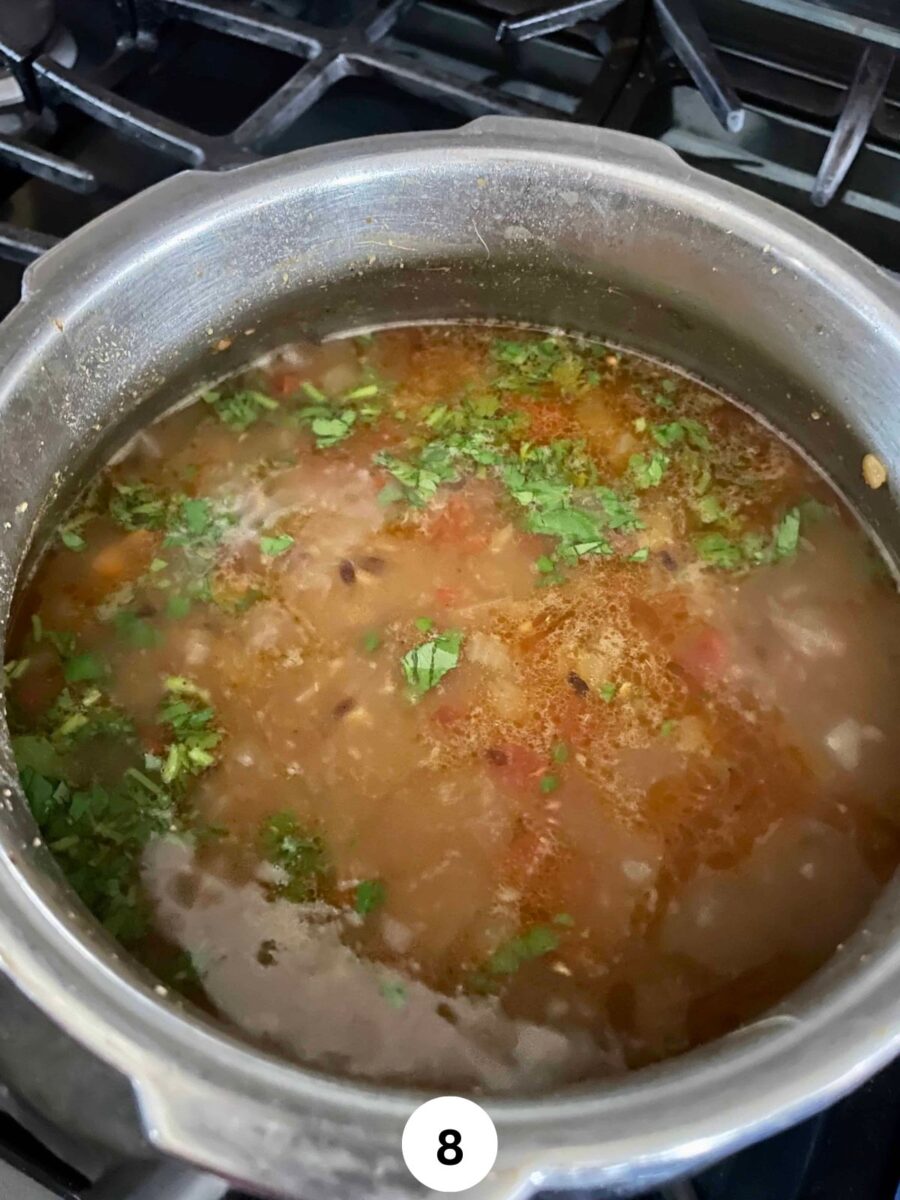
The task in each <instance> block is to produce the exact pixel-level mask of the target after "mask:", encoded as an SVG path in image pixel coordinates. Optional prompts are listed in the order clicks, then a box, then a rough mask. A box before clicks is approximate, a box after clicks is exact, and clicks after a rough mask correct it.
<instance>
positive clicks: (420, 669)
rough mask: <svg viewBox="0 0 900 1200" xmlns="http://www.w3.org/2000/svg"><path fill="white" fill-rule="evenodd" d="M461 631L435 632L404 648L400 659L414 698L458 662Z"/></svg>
mask: <svg viewBox="0 0 900 1200" xmlns="http://www.w3.org/2000/svg"><path fill="white" fill-rule="evenodd" d="M462 643H463V635H462V633H460V631H459V630H457V629H450V630H448V631H447V632H446V633H441V634H438V635H437V636H436V637H433V638H430V639H429V640H428V641H427V642H422V643H421V645H419V646H414V647H413V648H412V650H409V651H407V653H406V654H404V656H403V659H402V660H401V663H400V665H401V667H402V669H403V677H404V679H405V680H406V682H407V684H409V688H410V691H411V693H412V695H413V696H414V697H415V698H417V699H418V698H419V697H421V696H424V695H425V693H426V692H428V691H430V690H431V689H432V688H433V687H434V686H435V685H436V684H438V683H440V681H441V680H442V679H443V678H444V676H445V675H446V674H447V672H448V671H452V670H453V668H454V667H455V666H457V664H458V663H459V652H460V648H461V646H462Z"/></svg>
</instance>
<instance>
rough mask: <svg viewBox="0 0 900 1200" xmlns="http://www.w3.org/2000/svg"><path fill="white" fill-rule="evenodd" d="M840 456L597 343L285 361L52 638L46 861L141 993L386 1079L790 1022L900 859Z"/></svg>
mask: <svg viewBox="0 0 900 1200" xmlns="http://www.w3.org/2000/svg"><path fill="white" fill-rule="evenodd" d="M897 616H898V603H897V597H896V594H895V589H894V587H893V586H892V584H891V582H890V580H889V579H888V578H887V576H886V574H885V572H884V570H883V569H882V567H881V564H880V562H879V560H878V559H877V557H876V556H875V554H874V552H873V551H872V549H871V548H870V546H869V545H868V543H867V541H866V539H865V537H864V535H863V534H862V532H861V531H860V529H859V528H858V527H857V525H856V524H855V523H854V521H853V520H852V518H851V517H850V516H849V515H848V513H847V512H846V511H845V510H844V509H843V508H842V506H841V504H840V502H839V501H838V500H837V499H836V497H835V495H834V494H833V493H832V492H831V491H830V489H829V488H828V487H827V486H826V485H825V484H823V482H822V481H821V480H820V479H819V478H818V477H817V476H816V475H815V474H814V473H813V472H812V471H811V470H810V469H809V468H808V467H807V466H806V465H805V464H804V462H803V461H802V460H801V459H800V457H799V456H798V455H797V454H796V453H794V452H793V451H792V450H791V449H790V448H789V447H787V446H786V445H785V444H784V443H783V442H781V441H780V440H779V439H778V438H777V437H775V436H774V435H773V434H772V433H771V432H769V431H768V430H766V429H765V428H763V427H762V426H761V425H759V424H758V423H756V422H755V421H754V420H752V419H751V418H750V417H749V416H747V415H746V414H744V413H742V412H741V411H739V410H738V409H737V408H735V407H734V406H732V405H731V404H729V403H728V402H726V401H724V400H723V399H722V398H721V397H719V396H718V395H715V394H713V393H712V392H710V391H709V390H707V389H705V388H703V387H702V386H700V385H699V384H697V383H696V382H694V381H692V380H690V379H687V378H684V377H682V376H680V375H677V374H674V373H672V372H671V371H668V370H664V369H661V368H660V367H659V366H657V365H654V364H651V363H648V362H646V361H644V360H642V359H639V358H637V357H634V356H631V355H628V354H624V353H621V352H618V351H616V352H611V351H609V350H607V349H606V348H604V347H602V346H599V345H597V344H592V343H589V342H584V341H580V340H576V339H572V338H564V337H547V336H545V335H543V334H537V333H524V332H522V331H521V330H512V331H499V332H498V331H497V330H486V329H479V328H474V327H466V328H463V327H450V326H442V327H432V328H418V329H400V330H394V331H388V332H383V333H379V334H377V335H375V336H368V337H360V338H355V339H346V340H342V341H334V342H331V343H329V344H326V345H323V346H305V345H294V346H289V347H286V348H285V349H283V350H282V351H280V352H279V353H277V354H275V355H274V356H271V357H270V358H268V359H267V360H266V361H264V362H262V363H260V364H257V365H256V366H254V367H253V368H251V369H250V370H249V371H247V372H245V373H244V374H243V375H241V376H240V377H236V378H232V379H229V380H227V381H225V382H224V383H222V384H220V385H219V386H218V387H217V388H216V389H215V390H214V391H210V392H207V393H206V394H205V395H203V396H202V397H201V398H200V399H199V400H198V401H197V402H196V403H193V404H191V405H189V406H188V407H185V408H182V409H181V410H179V411H177V412H175V413H173V414H171V415H169V416H167V417H166V418H164V419H163V420H161V421H159V422H158V423H157V424H155V425H153V426H152V427H150V428H148V429H146V430H145V431H144V432H143V433H141V434H140V435H139V436H138V437H137V438H136V439H135V440H134V442H133V443H132V444H131V445H130V447H129V448H128V450H127V452H126V453H125V454H124V456H122V457H120V459H119V460H118V461H117V462H116V463H115V465H113V466H111V467H110V468H109V469H108V470H107V471H106V472H105V473H104V475H103V476H102V477H101V478H100V479H99V480H97V481H96V482H95V484H94V485H93V486H92V488H91V489H90V491H89V492H88V494H87V495H86V496H85V497H83V499H82V502H81V505H80V507H79V508H78V509H77V510H76V511H74V512H73V514H72V515H71V516H70V518H69V519H68V520H67V521H66V522H65V524H64V525H63V526H62V527H61V528H60V529H59V530H58V533H57V535H56V537H55V539H54V542H53V545H52V546H51V547H50V548H49V549H48V550H47V552H46V554H45V555H44V557H43V560H42V562H41V564H40V566H39V569H38V570H37V573H36V575H35V577H34V579H33V580H32V582H31V583H30V584H29V586H28V587H27V589H26V590H25V591H24V592H23V594H22V595H21V597H20V598H19V604H18V616H17V622H16V629H15V635H14V637H13V639H12V646H11V654H12V658H11V660H10V661H9V662H8V663H7V666H6V676H7V685H8V704H9V711H10V719H11V726H12V730H13V734H14V746H15V751H16V755H17V759H18V763H19V768H20V772H21V775H22V780H23V783H24V786H25V790H26V792H27V795H28V798H29V800H30V803H31V805H32V808H33V810H34V813H35V816H36V818H37V820H38V823H39V825H40V827H41V830H42V832H43V836H44V838H45V840H46V841H47V842H48V844H49V846H50V848H51V849H52V851H53V852H54V854H55V855H56V857H57V859H58V860H59V862H60V864H61V866H62V868H63V870H64V871H65V872H66V874H67V875H68V877H69V878H70V880H71V882H72V883H73V885H74V886H75V888H76V889H77V891H78V892H79V894H80V895H81V897H82V898H83V899H84V901H85V902H86V904H87V905H88V906H89V907H90V908H91V909H92V910H93V912H94V913H95V914H96V915H97V916H98V917H99V918H100V919H101V920H102V921H103V922H104V923H105V924H106V926H107V927H108V928H109V930H110V931H111V932H112V933H113V934H115V935H116V936H117V937H118V938H120V939H121V941H122V942H124V943H125V944H126V945H127V946H128V947H129V948H130V949H131V950H132V951H133V952H134V954H136V955H137V956H138V957H139V958H140V959H141V960H142V961H143V962H144V963H146V964H147V965H148V966H149V967H150V968H151V969H152V970H153V971H155V972H156V973H157V975H158V976H159V977H160V978H161V979H162V980H163V981H165V982H166V983H167V984H169V985H170V986H174V987H177V988H178V989H180V990H181V991H182V992H184V993H185V994H186V995H187V996H188V997H190V998H191V999H193V1000H195V1001H196V1002H198V1003H200V1004H201V1005H204V1006H205V1007H206V1008H207V1009H208V1010H209V1011H211V1012H213V1013H215V1014H217V1015H218V1016H219V1017H220V1018H223V1019H225V1020H226V1021H227V1022H229V1023H231V1024H232V1025H233V1026H234V1027H236V1028H237V1029H239V1030H240V1031H242V1032H243V1033H244V1034H245V1035H246V1036H248V1037H250V1038H251V1039H254V1040H255V1041H257V1042H260V1043H262V1044H264V1045H267V1046H269V1047H271V1048H275V1049H278V1050H279V1051H281V1052H283V1053H284V1054H287V1055H289V1056H291V1057H292V1058H295V1059H297V1060H299V1061H301V1062H304V1063H307V1064H313V1065H315V1066H317V1067H320V1068H324V1069H328V1070H335V1071H339V1072H344V1073H350V1074H352V1075H355V1076H359V1077H364V1078H368V1079H372V1080H377V1081H390V1082H398V1083H399V1082H402V1083H420V1084H423V1085H427V1086H431V1087H437V1088H441V1089H443V1090H447V1089H452V1088H475V1089H484V1090H488V1091H500V1090H534V1089H536V1088H540V1087H549V1086H554V1085H558V1084H560V1083H564V1082H568V1081H573V1080H579V1079H584V1078H588V1077H595V1076H602V1075H605V1074H609V1073H615V1072H620V1071H623V1070H626V1069H628V1068H633V1067H637V1066H640V1065H641V1064H644V1063H648V1062H650V1061H653V1060H656V1059H660V1058H662V1057H665V1056H667V1055H672V1054H676V1053H678V1052H679V1051H682V1050H684V1049H686V1048H688V1047H691V1046H693V1045H695V1044H697V1043H699V1042H702V1041H704V1040H707V1039H709V1038H712V1037H714V1036H716V1035H718V1034H721V1033H723V1032H725V1031H727V1030H729V1029H731V1028H733V1027H734V1026H736V1025H737V1024H739V1023H740V1022H742V1021H745V1020H747V1019H748V1018H751V1017H752V1016H754V1015H755V1014H757V1013H759V1012H761V1011H762V1010H764V1009H765V1008H766V1007H767V1006H769V1005H770V1004H771V1003H773V1002H774V1001H775V1000H777V999H778V998H779V997H781V996H782V995H783V994H784V993H785V992H787V991H788V990H789V989H790V988H792V987H793V986H795V985H796V984H797V983H798V981H800V980H801V979H802V978H803V977H804V976H806V975H807V974H809V973H810V972H811V971H813V970H814V969H815V968H816V967H817V966H818V965H819V964H821V963H822V962H823V961H824V960H825V959H826V958H827V956H828V955H829V954H830V953H831V952H832V951H833V950H834V949H835V947H836V946H837V945H838V944H839V943H840V941H841V939H842V938H843V937H845V935H846V934H847V933H848V932H849V931H850V930H851V929H852V928H853V926H854V925H855V924H856V923H857V922H858V921H859V919H860V918H861V917H862V915H863V914H864V913H865V912H866V910H867V908H868V906H869V905H870V903H871V902H872V900H873V898H874V897H875V895H876V893H877V891H878V889H879V887H880V886H881V885H882V884H883V883H884V882H885V880H886V879H887V878H888V876H889V875H890V873H891V871H892V870H893V868H894V866H895V864H896V862H897V860H898V856H900V806H898V803H897V800H896V790H895V787H896V780H897V778H898V776H900V743H898V741H897V738H896V737H893V736H891V731H892V730H894V729H896V727H897V726H898V723H900V711H898V709H900V703H898V693H897V688H896V683H895V681H896V677H897V667H898V652H900V621H898V619H897Z"/></svg>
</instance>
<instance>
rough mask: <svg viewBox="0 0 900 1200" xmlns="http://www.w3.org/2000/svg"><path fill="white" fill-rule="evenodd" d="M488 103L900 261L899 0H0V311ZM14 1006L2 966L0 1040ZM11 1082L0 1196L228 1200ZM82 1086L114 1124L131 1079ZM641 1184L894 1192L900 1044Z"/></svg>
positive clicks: (818, 1199)
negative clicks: (109, 218)
mask: <svg viewBox="0 0 900 1200" xmlns="http://www.w3.org/2000/svg"><path fill="white" fill-rule="evenodd" d="M486 113H503V114H507V115H514V116H539V117H552V118H556V119H559V120H564V121H579V122H583V123H587V124H599V125H607V126H611V127H613V128H617V129H626V130H631V131H633V132H635V133H640V134H644V135H647V136H650V137H653V138H657V139H659V140H660V141H663V142H665V143H666V144H667V145H669V146H671V147H672V148H673V149H675V150H677V151H678V153H679V154H681V155H682V157H684V158H685V159H686V160H687V161H689V162H690V163H692V164H693V165H695V166H699V167H701V168H702V169H704V170H706V171H709V172H710V173H712V174H714V175H718V176H720V177H722V178H726V179H729V180H731V181H733V182H735V183H738V184H741V185H743V186H744V187H748V188H751V189H752V190H754V191H757V192H760V193H761V194H764V195H766V196H768V197H769V198H771V199H773V200H776V201H778V202H779V203H781V204H784V205H786V206H787V207H789V208H791V209H793V210H794V211H796V212H800V213H802V214H803V215H804V216H806V217H808V218H810V219H811V220H813V221H815V222H817V223H818V224H820V225H822V226H824V227H826V228H828V229H829V230H831V231H832V232H833V233H835V234H837V235H838V236H839V237H841V238H843V239H844V240H845V241H847V242H849V243H851V244H852V245H853V246H855V247H856V248H857V249H859V250H861V251H862V252H863V253H864V254H867V255H868V256H869V257H870V258H872V259H874V260H875V261H876V262H877V263H878V264H879V265H881V266H882V267H883V268H885V269H886V270H889V271H900V0H555V2H554V3H549V4H546V3H545V4H541V3H540V2H539V0H481V2H478V0H383V2H378V0H375V2H371V0H369V2H366V0H0V316H2V315H5V313H6V312H8V311H9V309H10V308H12V306H13V305H14V304H15V303H16V300H17V299H18V296H19V291H20V287H21V278H22V272H23V270H24V269H25V268H26V267H27V265H28V263H29V262H31V261H33V260H34V259H35V258H37V257H38V256H39V255H40V254H42V253H43V252H44V251H46V250H48V249H50V248H51V247H52V246H53V245H54V244H55V243H56V242H57V241H58V240H59V239H60V238H63V237H65V236H66V235H67V234H68V233H70V232H72V231H73V230H75V229H77V228H78V227H79V226H81V225H83V224H85V222H87V221H90V220H92V219H93V218H94V217H96V216H98V215H99V214H101V213H103V212H105V211H106V210H107V209H109V208H110V207H112V206H113V205H115V204H117V203H118V202H120V201H121V200H124V199H125V198H127V197H128V196H130V195H133V194H134V193H136V192H138V191H140V190H141V189H143V188H145V187H148V186H149V185H151V184H153V183H155V182H157V181H158V180H160V179H163V178H165V177H166V176H168V175H171V174H173V173H175V172H177V171H180V170H183V169H185V168H191V167H192V168H201V169H206V170H225V169H228V168H230V167H234V166H238V165H240V164H242V163H247V162H252V161H254V160H255V159H258V158H261V157H265V156H268V155H272V154H278V153H281V152H283V151H286V150H291V149H296V148H299V147H304V146H311V145H317V144H320V143H326V142H331V141H335V140H340V139H343V138H348V137H359V136H364V135H367V134H376V133H393V132H402V131H410V130H419V129H440V128H447V127H451V126H455V125H458V124H461V123H463V122H464V121H466V120H468V119H470V118H472V117H475V116H479V115H482V114H486ZM25 1003H26V1002H25V1001H24V1000H23V999H22V998H21V997H19V996H18V995H17V994H16V993H15V992H14V991H13V990H12V989H11V987H10V986H9V985H8V984H5V983H2V982H0V1047H2V1041H3V1038H4V1037H15V1036H16V1030H17V1028H18V1026H17V1021H16V1014H17V1012H19V1011H21V1006H22V1005H23V1004H25ZM52 1036H54V1035H52V1034H51V1033H50V1032H49V1030H48V1033H47V1037H48V1038H51V1037H52ZM55 1036H59V1035H55ZM0 1063H2V1053H0ZM86 1069H90V1067H89V1065H88V1066H86ZM20 1082H21V1081H18V1080H14V1079H4V1078H3V1077H2V1072H0V1197H2V1200H48V1197H67V1198H69V1200H89V1198H90V1200H163V1198H165V1200H188V1198H189V1197H190V1200H224V1198H225V1197H226V1196H228V1197H229V1200H243V1198H239V1197H238V1196H237V1194H236V1193H234V1192H229V1190H228V1187H227V1185H226V1184H224V1183H222V1182H221V1181H219V1180H215V1179H212V1178H211V1177H209V1176H186V1175H184V1174H182V1173H181V1172H180V1171H179V1170H178V1169H177V1168H173V1167H172V1166H169V1165H162V1166H160V1165H159V1164H156V1163H152V1162H151V1163H149V1164H148V1163H147V1162H140V1161H137V1160H136V1159H135V1160H132V1159H123V1158H122V1156H121V1155H113V1154H112V1153H111V1152H110V1151H109V1150H107V1149H104V1148H103V1147H102V1146H100V1145H98V1144H96V1143H94V1142H93V1141H91V1140H89V1139H87V1138H86V1137H85V1136H84V1134H83V1133H81V1132H78V1131H73V1130H72V1129H67V1128H64V1127H62V1125H61V1124H60V1123H59V1122H58V1121H54V1120H52V1119H48V1117H47V1114H46V1112H44V1111H43V1108H42V1106H41V1105H40V1104H35V1103H34V1093H35V1091H37V1092H38V1093H43V1094H45V1095H47V1096H50V1095H51V1094H52V1091H53V1084H52V1080H44V1081H41V1086H40V1087H38V1088H37V1089H33V1088H25V1089H23V1088H22V1087H20V1086H19V1084H20ZM23 1092H27V1093H28V1098H26V1096H25V1095H24V1094H23ZM103 1095H104V1097H105V1098H106V1102H107V1103H108V1105H109V1107H108V1111H107V1112H106V1113H104V1114H101V1120H102V1121H105V1122H106V1123H108V1124H109V1125H113V1124H115V1123H116V1122H117V1121H119V1120H120V1118H121V1116H122V1113H124V1111H125V1109H127V1108H128V1107H129V1105H130V1097H129V1096H128V1094H127V1088H126V1087H123V1088H122V1090H121V1099H120V1101H119V1102H117V1101H115V1099H113V1102H112V1103H109V1098H110V1096H112V1097H113V1098H115V1096H116V1092H115V1091H112V1092H110V1090H109V1087H108V1086H105V1087H104V1090H103ZM50 1108H51V1110H52V1108H53V1106H52V1105H51V1106H50ZM120 1109H121V1112H120V1111H119V1110H120ZM120 1140H121V1139H120ZM139 1150H140V1147H135V1155H137V1154H138V1153H139ZM555 1195H556V1194H555V1193H554V1196H555ZM573 1195H574V1196H576V1197H577V1198H578V1200H589V1194H588V1193H574V1194H573V1193H567V1196H568V1197H569V1198H570V1200H571V1198H572V1197H573ZM660 1196H663V1197H665V1198H667V1200H763V1198H764V1200H900V1062H898V1063H895V1064H894V1065H893V1066H892V1067H889V1068H888V1069H887V1070H885V1071H883V1072H882V1073H881V1074H880V1075H879V1076H877V1077H876V1078H875V1079H874V1080H872V1081H871V1082H870V1083H868V1084H867V1085H865V1086H864V1087H863V1088H861V1089H860V1090H859V1091H857V1092H856V1093H855V1094H853V1095H852V1096H850V1097H848V1098H847V1099H845V1100H844V1101H842V1102H841V1103H839V1104H838V1105H836V1106H835V1107H834V1108H832V1109H831V1110H829V1111H828V1112H826V1113H823V1114H821V1115H820V1116H818V1117H815V1118H813V1119H812V1120H809V1121H806V1122H805V1123H803V1124H802V1125H799V1126H797V1127H795V1128H793V1129H789V1130H787V1131H785V1132H783V1133H781V1134H779V1135H777V1136H776V1137H774V1138H771V1139H769V1140H768V1141H766V1142H764V1143H762V1144H760V1145H758V1146H755V1147H751V1148H750V1149H748V1150H745V1151H743V1152H742V1153H740V1154H737V1155H735V1156H734V1157H732V1158H730V1159H728V1160H726V1161H725V1162H723V1163H721V1164H720V1165H718V1166H716V1167H714V1168H712V1169H710V1170H707V1171H706V1172H704V1173H703V1174H701V1175H699V1176H697V1177H696V1178H694V1179H692V1180H689V1181H683V1182H681V1183H678V1184H675V1185H672V1186H670V1187H669V1188H667V1189H666V1190H665V1191H664V1192H663V1193H660ZM544 1200H550V1195H549V1194H547V1195H545V1197H544ZM560 1200H562V1198H561V1196H560Z"/></svg>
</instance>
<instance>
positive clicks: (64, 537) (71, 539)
mask: <svg viewBox="0 0 900 1200" xmlns="http://www.w3.org/2000/svg"><path fill="white" fill-rule="evenodd" d="M59 540H60V541H61V542H62V544H63V545H64V546H65V547H66V549H67V550H75V551H80V550H84V548H85V547H86V546H87V542H86V541H85V540H84V538H83V537H82V536H81V534H80V533H76V532H75V530H74V529H61V530H60V531H59Z"/></svg>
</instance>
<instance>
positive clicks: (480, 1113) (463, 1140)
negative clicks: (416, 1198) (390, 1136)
mask: <svg viewBox="0 0 900 1200" xmlns="http://www.w3.org/2000/svg"><path fill="white" fill-rule="evenodd" d="M401 1149H402V1151H403V1161H404V1162H405V1163H406V1165H407V1167H408V1168H409V1173H410V1174H411V1175H414V1176H415V1177H416V1179H418V1181H419V1183H423V1184H424V1185H425V1187H427V1188H431V1190H432V1191H435V1192H464V1191H465V1190H466V1188H470V1187H474V1186H475V1184H476V1183H481V1181H482V1179H484V1177H485V1175H487V1173H488V1171H490V1169H491V1167H492V1166H493V1165H494V1160H495V1159H496V1157H497V1130H496V1129H495V1128H494V1122H493V1121H492V1120H491V1118H490V1117H489V1116H488V1115H487V1113H486V1112H485V1111H484V1109H483V1108H482V1107H481V1105H480V1104H476V1103H475V1102H474V1100H465V1099H463V1097H462V1096H438V1097H437V1099H435V1100H427V1101H426V1102H425V1103H424V1104H420V1105H419V1107H418V1108H417V1109H416V1111H415V1112H414V1113H413V1114H412V1116H411V1117H410V1118H409V1120H408V1121H407V1122H406V1126H405V1128H404V1130H403V1139H402V1141H401Z"/></svg>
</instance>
